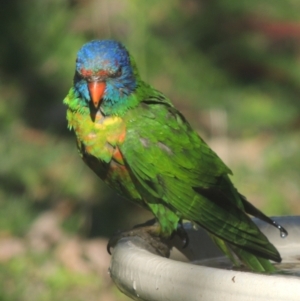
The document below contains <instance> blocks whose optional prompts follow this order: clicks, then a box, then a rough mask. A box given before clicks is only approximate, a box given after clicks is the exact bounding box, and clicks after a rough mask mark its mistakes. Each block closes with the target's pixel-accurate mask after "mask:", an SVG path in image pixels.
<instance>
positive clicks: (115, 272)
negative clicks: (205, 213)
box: [109, 216, 300, 301]
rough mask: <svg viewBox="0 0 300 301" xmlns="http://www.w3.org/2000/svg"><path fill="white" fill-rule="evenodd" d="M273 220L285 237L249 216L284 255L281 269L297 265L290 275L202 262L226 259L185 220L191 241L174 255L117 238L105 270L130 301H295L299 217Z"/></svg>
mask: <svg viewBox="0 0 300 301" xmlns="http://www.w3.org/2000/svg"><path fill="white" fill-rule="evenodd" d="M273 219H275V220H276V221H277V222H278V223H280V224H281V225H282V226H283V227H284V228H285V229H286V230H287V231H288V232H289V235H288V237H286V238H281V237H280V234H279V231H278V230H277V229H276V228H274V227H272V226H270V225H268V224H266V223H264V222H260V221H257V220H256V219H254V221H255V222H256V223H257V224H258V226H259V227H260V229H261V230H262V232H264V233H265V235H266V236H267V237H268V238H269V240H270V241H271V242H272V243H273V244H274V245H275V246H276V247H277V248H278V250H279V252H280V254H281V256H282V258H283V261H282V264H280V265H279V266H278V267H279V268H280V269H285V268H284V266H287V267H288V266H289V265H293V266H296V265H297V264H298V271H296V270H295V271H290V272H291V275H265V274H256V273H251V272H244V271H236V270H228V269H222V268H219V267H218V268H216V267H208V266H204V265H208V264H209V265H210V266H211V265H214V266H222V262H224V261H226V260H224V256H223V255H222V253H221V252H220V251H219V249H218V248H217V247H216V246H215V245H214V244H213V243H212V242H211V240H210V238H209V236H208V235H207V234H206V232H205V231H204V230H202V229H199V230H194V229H193V228H192V227H191V226H190V224H186V226H185V228H186V231H187V232H188V235H189V237H190V243H189V245H188V247H187V248H185V249H183V250H180V252H182V253H183V254H184V256H183V255H182V254H180V255H181V256H178V254H179V252H178V251H177V252H176V249H175V250H174V251H172V253H171V257H170V259H167V258H163V257H161V256H159V255H157V254H155V252H153V250H151V247H149V246H148V245H147V244H146V243H145V241H143V240H142V239H140V238H138V237H130V238H123V239H121V240H120V241H119V242H118V243H117V245H116V246H115V248H114V250H113V253H112V258H111V264H110V268H109V271H110V275H111V277H112V279H113V281H114V282H115V283H116V285H117V286H118V287H119V289H120V290H121V291H122V292H124V293H125V294H126V295H128V296H129V297H131V298H132V299H134V300H147V301H167V300H170V301H177V300H178V301H185V300H186V301H194V300H197V301H219V300H220V301H221V300H222V301H229V300H230V301H237V300H238V301H262V300H264V301H266V300H268V301H275V300H276V301H279V300H282V301H292V300H293V301H300V277H299V276H300V216H289V217H278V218H273ZM173 243H174V245H175V246H176V245H177V246H178V243H179V241H178V240H176V239H174V241H173ZM180 244H182V242H180ZM174 258H176V260H174ZM184 260H186V261H188V262H183V261H184ZM199 261H201V263H200V262H199ZM194 262H197V263H198V264H197V265H196V264H193V263H194ZM220 262H221V264H220ZM291 262H292V263H291ZM199 264H201V265H199ZM297 273H298V274H297ZM296 274H297V275H298V277H297V276H296Z"/></svg>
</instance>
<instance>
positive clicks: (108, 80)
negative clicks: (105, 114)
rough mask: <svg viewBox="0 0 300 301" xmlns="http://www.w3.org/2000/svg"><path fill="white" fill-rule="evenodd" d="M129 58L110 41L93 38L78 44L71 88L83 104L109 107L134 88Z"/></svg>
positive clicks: (121, 48)
mask: <svg viewBox="0 0 300 301" xmlns="http://www.w3.org/2000/svg"><path fill="white" fill-rule="evenodd" d="M133 64H134V63H133V61H132V58H130V56H129V53H128V51H127V50H126V48H125V47H124V46H123V45H122V44H121V43H119V42H116V41H113V40H94V41H91V42H89V43H87V44H85V45H83V46H82V48H81V49H80V50H79V51H78V54H77V59H76V71H75V76H74V88H75V92H76V93H77V95H78V96H79V97H80V98H81V99H82V100H83V102H84V104H85V105H87V106H89V104H90V103H92V104H93V105H94V107H95V108H96V109H98V108H99V107H100V106H101V107H103V108H105V107H106V108H107V109H109V107H113V106H114V105H115V104H119V105H120V104H122V103H125V102H126V99H127V97H128V96H129V95H130V94H131V93H132V92H134V91H135V89H136V87H137V77H136V74H135V72H134V67H133Z"/></svg>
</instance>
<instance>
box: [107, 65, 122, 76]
mask: <svg viewBox="0 0 300 301" xmlns="http://www.w3.org/2000/svg"><path fill="white" fill-rule="evenodd" d="M121 75H122V69H121V67H120V68H119V69H118V70H117V71H116V72H115V73H113V74H111V75H110V77H112V78H116V77H120V76H121Z"/></svg>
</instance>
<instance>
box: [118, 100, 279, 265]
mask: <svg viewBox="0 0 300 301" xmlns="http://www.w3.org/2000/svg"><path fill="white" fill-rule="evenodd" d="M127 118H128V120H127V133H126V139H125V141H124V143H123V145H121V146H120V149H121V152H122V154H123V156H124V158H125V164H126V165H127V167H128V169H130V171H131V173H132V177H133V178H134V179H135V182H136V183H137V184H136V187H137V189H138V190H139V193H140V194H141V195H142V197H143V198H144V201H145V202H147V203H148V206H149V208H151V210H152V211H153V213H154V214H155V213H156V212H155V210H153V208H155V206H163V207H164V208H166V209H167V210H166V211H165V212H166V213H165V216H163V217H162V216H161V215H160V216H158V215H157V214H156V217H157V218H158V220H159V221H160V219H163V218H165V219H168V214H169V212H170V211H171V212H173V213H175V214H176V215H177V216H178V218H179V219H188V220H191V221H194V222H196V223H198V224H199V225H201V226H202V227H203V228H205V229H206V230H208V231H209V232H211V233H212V234H213V235H215V236H217V237H219V238H221V239H222V240H225V241H227V242H229V243H230V244H232V245H234V246H237V247H241V248H242V249H243V250H245V251H246V252H248V251H249V252H251V253H253V254H256V255H258V256H260V257H263V258H267V259H272V260H275V261H280V260H281V259H280V255H279V253H278V251H277V250H276V249H275V248H274V246H273V245H272V244H270V242H269V241H268V239H267V238H266V237H265V236H264V235H263V234H262V233H261V232H260V230H259V229H258V228H257V226H256V225H255V224H254V223H253V222H252V221H251V219H250V218H249V217H248V215H247V214H246V213H245V210H244V206H243V201H242V199H241V198H240V195H239V194H238V192H237V191H236V189H235V188H234V187H233V185H232V183H231V181H230V179H229V177H228V174H230V173H231V171H230V169H229V168H228V167H227V166H226V165H225V164H224V163H223V162H222V161H221V159H220V158H219V157H218V156H217V155H216V154H215V153H214V152H213V151H212V150H211V149H210V148H209V147H208V145H207V144H206V143H205V142H204V141H203V140H202V139H201V138H200V137H199V136H198V134H197V133H196V132H195V131H193V130H192V128H191V127H190V125H189V124H188V122H187V121H186V120H185V119H184V117H183V116H182V115H181V114H180V113H179V112H178V111H177V110H176V109H175V108H174V107H173V106H172V105H171V104H170V103H169V102H168V101H167V102H166V101H164V99H163V98H162V97H158V98H153V99H149V100H147V101H144V102H142V103H141V104H140V106H139V107H137V108H136V109H133V110H131V112H130V113H129V114H128V115H127ZM172 230H174V229H172ZM236 253H237V252H236ZM241 257H242V255H241Z"/></svg>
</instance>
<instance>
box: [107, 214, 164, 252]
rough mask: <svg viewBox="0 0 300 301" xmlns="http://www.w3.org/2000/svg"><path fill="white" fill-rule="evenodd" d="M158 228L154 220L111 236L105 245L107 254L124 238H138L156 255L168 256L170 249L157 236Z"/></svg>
mask: <svg viewBox="0 0 300 301" xmlns="http://www.w3.org/2000/svg"><path fill="white" fill-rule="evenodd" d="M159 227H160V226H159V225H158V224H157V223H156V221H155V220H150V221H148V222H146V223H144V224H140V225H136V226H134V227H133V228H132V229H131V230H129V231H123V232H117V233H116V234H115V235H113V236H112V237H111V238H110V239H109V241H108V244H107V248H106V249H107V252H108V253H109V254H110V255H111V248H114V247H115V246H116V244H117V243H118V241H119V240H120V239H122V238H125V237H140V238H141V239H143V240H144V241H145V242H146V243H147V244H148V245H149V246H150V247H152V249H154V250H155V251H156V253H158V254H160V255H162V256H164V257H169V256H170V248H169V246H168V244H167V243H166V242H165V241H164V239H163V238H161V237H160V236H159V229H160V228H159Z"/></svg>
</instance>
